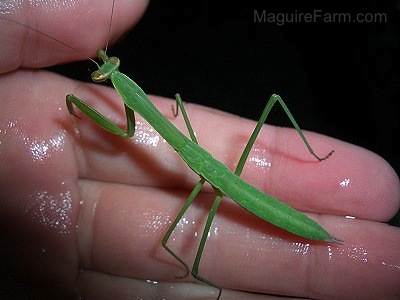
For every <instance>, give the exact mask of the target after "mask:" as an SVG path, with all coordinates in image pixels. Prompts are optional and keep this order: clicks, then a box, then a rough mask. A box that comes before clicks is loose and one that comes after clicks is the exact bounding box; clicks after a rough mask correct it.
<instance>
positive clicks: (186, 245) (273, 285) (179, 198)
mask: <svg viewBox="0 0 400 300" xmlns="http://www.w3.org/2000/svg"><path fill="white" fill-rule="evenodd" d="M81 190H82V198H83V199H90V200H88V201H85V202H84V203H83V207H82V211H81V217H80V222H81V223H80V224H81V225H80V226H79V228H80V229H81V230H80V231H79V235H78V236H79V237H78V240H79V243H81V242H83V244H82V245H85V247H82V248H81V249H82V250H83V249H84V251H83V252H81V253H80V257H81V258H82V267H83V268H84V269H87V270H94V271H97V272H104V273H111V274H118V275H119V276H124V277H135V278H143V279H149V278H151V279H152V280H155V281H175V280H176V279H175V276H180V275H182V274H184V273H185V270H184V269H183V267H182V266H181V265H180V264H179V263H177V262H176V261H175V260H174V259H173V258H172V257H170V256H169V255H168V254H167V252H166V251H164V249H163V248H162V247H161V245H160V243H161V242H160V241H161V239H162V237H163V235H164V234H165V232H166V231H167V229H168V226H169V225H170V223H171V220H172V219H173V218H174V216H175V215H176V214H177V212H178V210H179V209H180V206H181V205H182V202H183V199H184V198H185V193H183V192H182V193H178V192H175V191H171V190H161V191H160V190H158V189H154V188H151V187H148V188H145V187H142V188H138V187H132V186H128V185H116V184H103V183H94V182H92V181H82V186H81ZM186 196H187V194H186ZM211 197H212V195H204V194H203V195H202V196H200V197H199V198H198V199H196V202H195V203H194V204H193V205H192V206H191V207H190V209H189V211H188V212H187V213H186V214H185V216H184V218H183V220H182V221H181V222H180V223H179V224H178V226H177V228H176V229H175V231H174V233H173V235H172V237H171V239H170V240H169V243H168V245H169V246H170V247H171V248H172V249H173V250H174V251H175V252H176V253H177V254H178V255H179V256H180V257H181V258H182V259H183V260H184V261H186V262H187V263H188V264H189V266H191V262H192V261H193V258H194V256H195V252H196V249H197V247H198V242H199V239H200V235H201V233H202V230H203V226H204V222H205V216H206V214H207V212H208V209H209V208H210V206H211V203H210V200H211ZM311 217H313V218H315V219H316V220H317V221H318V222H319V223H320V224H321V225H322V226H323V227H324V228H326V229H327V230H329V231H330V232H333V233H334V234H335V235H337V236H339V237H341V238H343V239H344V240H345V244H344V245H331V244H326V243H319V242H313V241H308V240H304V239H301V238H299V237H295V236H293V235H290V234H288V233H285V232H283V231H282V230H280V229H277V228H275V227H273V226H271V225H269V224H268V223H266V222H263V221H262V220H260V219H257V218H256V217H254V216H253V215H251V214H250V213H248V212H245V211H243V210H242V209H241V208H240V207H237V206H235V205H233V203H231V202H228V201H225V202H223V204H222V205H221V207H220V209H219V210H218V213H217V216H216V218H215V219H214V222H213V226H212V227H211V229H210V236H209V238H208V239H207V243H206V248H205V252H204V254H203V256H202V259H201V263H200V269H199V272H200V274H201V275H202V276H205V277H206V278H207V279H210V280H212V281H213V282H215V283H217V284H219V285H221V286H222V287H227V288H233V289H239V290H248V291H257V292H262V293H272V294H281V295H291V296H298V297H310V298H318V299H323V298H345V297H356V296H357V297H361V298H364V297H371V298H387V297H389V298H390V297H394V296H395V295H398V293H399V292H400V290H399V286H398V277H399V263H400V261H399V257H398V253H397V252H398V251H397V249H398V246H399V242H398V241H399V240H400V239H399V238H400V230H399V229H398V228H395V227H390V226H388V225H385V224H381V223H375V222H371V221H365V220H358V219H356V220H349V219H346V218H343V217H341V218H340V217H332V216H320V217H317V216H316V215H311ZM88 224H90V226H88ZM85 229H87V230H85ZM87 241H90V245H88V244H87ZM376 278H379V280H378V281H377V279H376ZM185 280H188V281H193V279H192V278H190V277H189V278H187V279H185ZM377 282H379V283H378V284H377ZM210 290H211V291H212V290H213V288H210Z"/></svg>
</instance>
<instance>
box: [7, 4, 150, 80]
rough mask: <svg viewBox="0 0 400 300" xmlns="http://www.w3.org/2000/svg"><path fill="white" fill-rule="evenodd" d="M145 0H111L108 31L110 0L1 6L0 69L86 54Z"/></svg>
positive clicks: (119, 29)
mask: <svg viewBox="0 0 400 300" xmlns="http://www.w3.org/2000/svg"><path fill="white" fill-rule="evenodd" d="M147 2H148V1H146V0H136V1H117V3H116V5H115V9H114V15H113V22H112V28H111V37H110V36H108V30H109V21H110V16H111V7H112V1H108V0H103V1H69V0H68V1H64V2H54V5H53V6H49V5H35V6H33V5H32V6H31V5H29V4H27V2H24V3H25V4H27V5H21V6H3V7H2V8H1V11H0V14H2V15H5V16H7V18H1V19H0V24H1V28H2V33H1V37H2V43H1V45H0V47H1V48H0V53H1V56H0V66H1V69H0V71H1V72H2V73H3V72H8V71H11V70H15V69H17V68H19V67H28V68H41V67H47V66H51V65H54V64H59V63H65V62H69V61H74V60H86V59H87V58H88V57H92V56H94V54H95V51H96V49H98V48H104V47H105V45H106V43H107V39H109V38H111V39H112V40H115V39H117V38H118V37H120V36H121V35H122V33H123V32H125V31H126V30H127V29H128V28H129V27H131V26H133V25H134V24H135V23H137V22H138V20H139V18H140V16H141V15H142V14H143V12H144V10H145V8H146V6H147ZM7 20H14V21H16V22H19V23H22V24H24V25H25V26H22V25H21V24H18V23H15V22H10V21H7ZM30 28H32V29H33V30H31V29H30ZM39 32H42V33H43V34H40V33H39ZM46 35H47V36H46ZM49 36H50V37H51V38H50V37H49ZM56 40H57V41H56ZM58 41H59V42H58ZM83 41H84V42H83ZM66 45H68V46H69V47H67V46H66ZM71 48H73V49H76V51H75V50H72V49H71Z"/></svg>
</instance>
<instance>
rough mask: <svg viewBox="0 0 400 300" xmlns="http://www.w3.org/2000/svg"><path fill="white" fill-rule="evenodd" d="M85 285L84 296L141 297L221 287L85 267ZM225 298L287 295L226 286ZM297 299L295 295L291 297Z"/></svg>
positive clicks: (180, 295)
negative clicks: (107, 271) (93, 269)
mask: <svg viewBox="0 0 400 300" xmlns="http://www.w3.org/2000/svg"><path fill="white" fill-rule="evenodd" d="M79 277H80V278H79V280H78V281H79V283H80V287H81V289H80V290H81V293H80V296H81V297H82V298H84V299H98V300H102V299H111V298H112V299H115V298H121V299H125V298H127V297H129V295H135V297H136V298H138V299H159V298H162V299H188V300H190V299H216V297H217V295H218V291H217V290H215V289H214V290H211V289H210V288H209V287H207V286H205V285H203V284H199V283H189V282H183V281H181V282H176V281H175V282H164V281H155V280H150V279H148V280H144V279H135V278H127V277H119V276H115V275H110V274H104V273H98V272H92V271H87V270H83V271H81V273H80V274H79ZM220 299H221V300H224V299H226V300H227V299H230V300H235V299H249V300H257V299H259V300H273V299H279V300H283V299H286V298H282V297H279V298H278V297H274V296H266V295H257V294H253V293H245V292H239V291H234V290H229V289H224V291H223V294H222V296H221V298H220ZM290 299H291V300H293V298H290Z"/></svg>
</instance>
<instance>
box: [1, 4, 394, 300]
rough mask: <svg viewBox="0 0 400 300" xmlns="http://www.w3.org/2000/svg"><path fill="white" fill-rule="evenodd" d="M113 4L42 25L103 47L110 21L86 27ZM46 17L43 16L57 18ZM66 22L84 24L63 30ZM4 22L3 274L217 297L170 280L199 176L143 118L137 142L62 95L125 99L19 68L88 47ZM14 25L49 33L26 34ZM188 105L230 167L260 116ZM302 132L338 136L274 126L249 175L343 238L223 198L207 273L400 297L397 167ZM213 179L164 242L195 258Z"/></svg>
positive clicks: (105, 293)
mask: <svg viewBox="0 0 400 300" xmlns="http://www.w3.org/2000/svg"><path fill="white" fill-rule="evenodd" d="M106 2H108V1H104V5H107V6H106V7H107V8H104V7H103V6H101V5H100V2H96V5H94V4H93V5H92V6H91V8H93V9H96V11H98V12H99V13H102V14H103V16H98V15H97V14H95V13H94V12H93V13H92V14H89V16H90V18H89V17H87V18H86V17H85V18H83V17H82V16H77V20H79V21H80V22H82V23H77V22H75V21H74V20H73V19H71V16H73V15H74V14H75V13H76V12H79V11H87V9H86V10H85V9H77V10H76V11H75V10H74V11H70V12H69V13H70V14H71V16H68V18H67V19H69V20H70V21H69V22H60V20H62V19H61V18H62V17H67V16H65V12H64V13H63V14H62V15H61V13H62V11H61V10H59V11H57V12H58V13H59V14H60V15H57V12H53V14H52V16H51V17H52V18H53V20H57V22H56V24H54V23H52V26H51V28H50V27H49V26H47V27H45V29H43V28H42V27H41V25H40V24H41V23H36V24H39V28H41V30H43V31H45V32H46V33H48V34H51V35H52V36H55V37H56V38H59V39H61V40H62V41H63V42H65V43H67V44H70V45H72V46H73V47H78V48H79V49H80V51H81V52H83V53H85V54H86V53H87V54H88V55H92V54H93V53H94V51H95V50H96V48H98V47H100V46H101V45H104V44H105V39H106V38H107V37H106V36H105V34H104V32H106V30H97V31H93V30H91V28H90V26H88V25H84V24H86V22H87V23H89V24H90V23H91V22H92V21H93V20H91V17H93V18H94V19H95V20H97V21H95V22H98V24H94V25H93V26H94V27H95V28H98V27H99V26H101V25H99V24H104V20H105V19H107V18H108V16H107V14H108V13H109V9H108V7H109V3H106ZM129 4H130V5H134V6H135V7H134V8H126V9H118V8H117V9H116V14H118V15H116V16H115V17H114V22H113V25H112V26H113V32H114V33H115V34H117V35H118V33H121V32H122V30H123V29H122V27H125V26H128V23H129V22H131V23H132V22H136V21H137V20H138V18H139V15H140V14H141V13H142V12H143V10H144V8H145V4H144V3H139V2H137V3H127V4H120V3H118V6H119V5H129ZM123 14H125V15H123ZM135 14H136V15H135ZM37 17H38V19H37V20H38V22H39V20H40V22H44V24H46V23H45V22H46V19H45V18H46V17H49V15H46V14H45V15H43V16H42V15H40V18H39V15H37ZM78 17H79V18H78ZM20 21H21V22H23V21H24V20H20ZM23 23H25V22H23ZM67 23H68V24H69V25H71V26H77V28H78V29H79V30H78V29H74V28H70V29H68V30H66V26H65V24H67ZM83 23H84V24H83ZM106 23H107V22H106ZM1 24H2V28H5V27H4V26H7V28H8V29H9V30H3V31H2V35H3V34H4V33H3V32H7V33H8V34H7V36H8V37H9V38H10V39H9V40H8V41H7V42H6V43H4V42H3V43H2V47H3V48H7V49H9V51H8V52H1V53H4V55H3V56H2V57H0V63H1V67H2V73H3V75H2V77H1V79H0V93H1V101H2V110H1V112H0V120H1V124H0V130H1V131H0V142H1V144H0V147H1V148H0V165H1V169H0V176H1V181H0V188H1V190H2V197H1V204H2V209H1V210H0V220H1V224H2V225H3V226H2V228H3V233H4V234H3V243H2V244H3V245H4V246H3V247H2V250H1V257H2V258H3V261H5V265H4V267H3V268H2V270H3V273H4V274H3V276H4V277H5V278H15V279H16V280H17V281H18V282H21V286H27V285H28V286H29V287H30V288H32V289H33V290H34V291H35V292H36V293H37V294H38V295H40V296H48V297H55V296H57V297H58V298H60V297H62V296H64V298H66V299H70V298H71V297H74V296H77V295H79V296H82V298H85V299H86V298H88V299H91V298H95V299H110V298H118V297H121V298H124V297H125V298H127V297H128V296H129V295H132V296H135V297H139V298H140V297H142V298H144V299H148V298H157V296H159V297H161V296H165V298H170V299H188V298H190V297H193V298H195V297H196V296H197V297H200V296H203V297H204V296H208V297H209V298H210V299H214V298H215V296H216V294H217V292H218V291H216V290H215V289H213V288H210V287H207V286H205V285H202V284H196V283H194V282H195V281H194V280H193V279H192V278H191V277H188V278H187V279H185V280H176V279H175V276H177V275H181V274H182V273H184V270H183V269H182V268H181V266H179V264H177V263H176V261H174V260H173V259H172V258H171V257H170V256H169V255H168V254H167V253H166V252H165V251H164V249H163V248H162V247H161V239H162V237H163V235H164V234H165V232H166V231H167V229H168V225H169V223H170V222H171V221H172V220H173V218H174V217H175V215H176V214H177V212H178V210H179V209H180V207H181V206H182V204H183V201H184V199H186V197H187V196H188V193H189V191H190V189H191V188H192V187H193V185H194V183H195V182H196V181H197V178H198V177H197V175H195V174H194V173H193V172H192V171H191V170H190V169H189V168H188V167H187V166H186V165H185V164H184V163H183V162H182V161H181V159H180V158H179V157H178V156H177V154H176V153H175V152H174V151H173V150H172V149H171V147H170V146H169V145H168V144H166V143H164V142H163V140H162V138H160V137H159V135H158V134H157V133H155V132H154V131H152V129H151V128H150V127H149V126H148V125H147V123H145V122H143V120H142V119H141V118H139V117H137V122H138V123H137V126H138V128H137V131H136V135H135V136H134V138H132V139H130V140H124V139H121V138H119V137H117V136H113V135H111V134H109V133H107V132H104V131H103V130H102V129H100V128H98V127H96V126H95V125H93V123H92V122H91V121H90V120H87V119H84V118H82V119H81V120H77V126H76V124H74V123H73V122H72V119H71V117H70V116H69V114H68V111H67V110H66V107H65V95H66V94H68V93H74V94H77V95H78V96H79V97H81V98H82V99H84V100H85V101H88V103H90V104H91V105H92V106H94V107H96V108H98V109H99V110H101V111H102V112H105V114H106V115H107V116H108V115H110V116H112V118H113V119H114V120H115V121H116V122H118V123H120V124H123V123H124V114H123V112H122V105H121V100H120V99H119V98H118V97H117V96H116V95H115V93H114V92H113V91H112V90H111V91H110V89H108V88H103V87H101V86H99V85H96V86H93V85H87V84H83V83H79V82H75V81H72V80H69V79H66V78H63V77H61V76H58V75H54V74H51V73H48V72H45V71H38V70H29V69H22V68H21V67H25V68H39V67H43V66H48V65H52V64H54V63H56V62H60V61H69V60H73V59H76V58H77V56H78V54H77V53H74V52H72V51H70V49H65V47H62V46H60V45H57V44H55V43H54V41H51V40H49V39H48V38H46V37H43V36H39V37H38V35H37V34H36V33H34V32H31V31H29V30H27V29H26V28H23V27H20V26H18V25H16V24H13V23H9V22H4V21H1ZM33 24H35V22H33ZM92 24H93V23H92ZM53 25H54V26H53ZM57 25H60V26H57ZM61 25H62V26H61ZM43 26H44V25H43ZM100 28H102V27H100ZM46 29H51V30H50V31H51V32H48V31H47V30H46ZM58 30H60V31H58ZM16 32H19V33H20V32H24V34H27V35H29V36H31V37H33V38H34V39H39V42H37V43H38V44H34V43H32V42H26V44H22V42H23V40H22V39H16V38H15V37H16V36H17V34H16ZM76 32H79V34H76ZM85 34H87V36H86V35H85ZM82 40H83V41H85V42H84V43H82ZM3 41H4V40H3ZM30 47H32V48H33V49H31V48H30ZM54 49H57V51H54ZM80 58H81V57H80ZM128 75H129V74H128ZM151 99H152V100H153V101H154V103H155V105H156V106H157V107H159V108H160V110H161V111H162V112H164V113H165V115H167V116H169V118H170V119H171V120H172V121H173V122H174V123H175V124H176V125H177V126H178V128H179V129H180V130H181V131H184V132H186V130H185V126H184V124H183V121H182V118H180V117H178V118H176V119H174V118H173V117H172V114H171V110H170V106H171V104H172V103H173V102H170V101H169V100H166V99H162V98H160V97H151ZM187 100H189V99H187ZM186 108H187V110H188V114H189V117H190V118H191V121H192V124H193V126H194V128H195V131H196V134H197V137H198V139H199V143H200V145H201V146H203V147H204V148H205V149H207V150H209V151H210V152H211V153H212V154H213V155H214V156H215V157H216V158H218V159H219V160H221V161H222V162H224V163H225V164H227V165H228V166H229V167H230V168H231V169H233V168H234V164H235V163H236V162H237V160H238V158H239V156H240V154H241V151H242V147H243V146H244V144H245V143H246V142H247V139H248V137H249V134H250V132H251V131H252V129H253V127H254V122H252V121H248V120H244V119H240V118H237V117H234V116H232V115H228V114H225V113H221V112H218V111H215V110H210V109H208V108H204V107H200V106H196V105H187V106H186ZM204 120H207V122H204ZM221 124H223V126H221ZM215 128H218V130H215ZM77 131H79V132H77ZM306 135H307V138H308V139H309V141H310V143H311V145H312V146H313V147H314V149H315V150H316V151H317V152H318V154H320V155H324V154H325V153H328V152H329V151H330V150H332V149H334V150H335V154H334V155H333V156H332V157H330V158H329V159H328V160H326V161H324V162H322V163H318V162H315V161H314V159H313V157H311V155H309V153H308V152H307V149H306V148H305V147H304V145H303V144H302V142H301V140H300V138H299V137H298V135H297V133H296V132H295V131H294V130H293V129H284V128H275V127H272V126H268V127H267V128H265V129H263V131H262V133H261V134H260V137H259V139H258V140H257V142H256V145H255V147H254V150H253V152H252V154H251V158H252V159H250V161H249V163H248V165H246V167H245V171H244V173H243V178H244V179H245V180H246V181H247V182H250V183H251V184H254V185H256V186H257V187H259V188H260V189H261V190H263V191H264V192H267V193H269V194H272V195H274V196H276V197H277V198H278V199H280V200H282V201H284V202H286V203H288V204H290V205H292V206H294V207H295V208H296V209H299V210H302V211H307V212H309V214H310V216H311V217H312V218H314V219H316V220H317V221H318V222H319V223H320V224H321V225H322V226H323V227H324V228H326V229H328V230H329V232H331V233H332V234H334V235H335V236H337V237H338V238H341V239H343V240H344V241H345V244H344V245H332V244H324V243H318V242H313V241H308V240H305V239H302V238H299V237H296V236H292V235H290V234H288V233H285V232H283V231H282V230H279V229H277V228H275V227H273V226H271V225H269V224H268V223H266V222H263V221H262V220H259V219H258V218H256V217H254V216H253V215H251V214H250V213H248V212H246V211H244V210H243V209H242V208H241V207H239V206H237V205H236V204H234V203H233V202H232V201H225V202H223V204H222V205H221V207H220V208H219V210H218V212H217V216H216V218H215V221H214V223H213V226H212V230H211V233H210V238H209V240H208V242H207V244H206V249H205V253H204V256H203V258H202V261H201V264H200V274H201V275H203V276H205V277H207V278H208V279H211V280H213V281H214V282H216V283H217V284H220V285H221V286H222V287H223V288H224V290H223V292H222V297H221V299H227V298H232V299H233V298H240V299H243V298H246V299H251V298H252V297H253V298H263V299H264V298H266V297H267V296H265V295H254V294H247V293H242V292H236V291H233V290H243V291H256V292H259V293H262V294H279V295H290V296H298V297H312V298H345V297H359V298H382V297H385V298H387V297H390V296H391V297H395V296H398V295H399V294H400V290H399V284H398V283H399V280H398V278H399V273H400V271H399V270H400V267H399V266H400V258H399V255H398V250H397V249H398V246H399V243H400V242H399V241H400V239H399V236H400V230H399V229H398V228H395V227H391V226H389V225H387V224H384V223H381V222H385V221H387V220H388V219H390V217H391V216H392V215H393V214H394V213H395V212H396V211H397V209H398V205H399V180H398V177H397V175H396V174H395V173H394V171H393V170H392V169H391V168H390V166H389V165H388V164H387V163H386V162H385V161H383V160H382V159H381V158H379V157H378V156H376V155H375V154H372V153H371V152H369V151H367V150H364V149H361V148H359V147H356V146H354V145H350V144H347V143H343V142H340V141H338V140H334V139H331V138H328V137H325V136H321V135H317V134H313V133H310V132H307V133H306ZM347 179H348V180H347ZM207 192H211V189H208V190H207V189H206V192H205V193H202V194H201V196H200V197H199V199H197V200H196V201H195V204H194V205H192V207H191V208H190V209H189V211H188V213H187V214H186V215H185V219H184V220H183V221H182V222H180V224H179V226H178V228H177V230H175V233H174V235H173V237H172V239H171V240H170V243H169V245H170V246H171V248H173V249H174V250H175V251H176V252H177V253H178V254H179V255H180V256H181V257H182V258H183V259H184V260H185V261H187V262H191V261H192V260H193V258H194V255H195V251H196V250H197V245H198V240H199V235H200V234H201V232H202V229H203V226H204V225H203V224H204V220H205V216H206V214H207V212H208V209H209V207H210V204H211V201H212V194H211V193H207ZM346 215H351V216H354V217H356V219H354V220H352V219H346V218H345V217H344V216H346ZM377 278H378V279H377ZM3 282H4V281H3ZM8 282H10V280H8ZM155 282H157V283H155ZM171 287H172V288H171ZM9 291H10V290H9ZM10 292H14V291H10ZM31 292H32V293H33V291H32V290H30V291H29V292H28V296H31ZM15 293H16V294H17V295H19V294H18V293H20V291H16V292H15Z"/></svg>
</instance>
